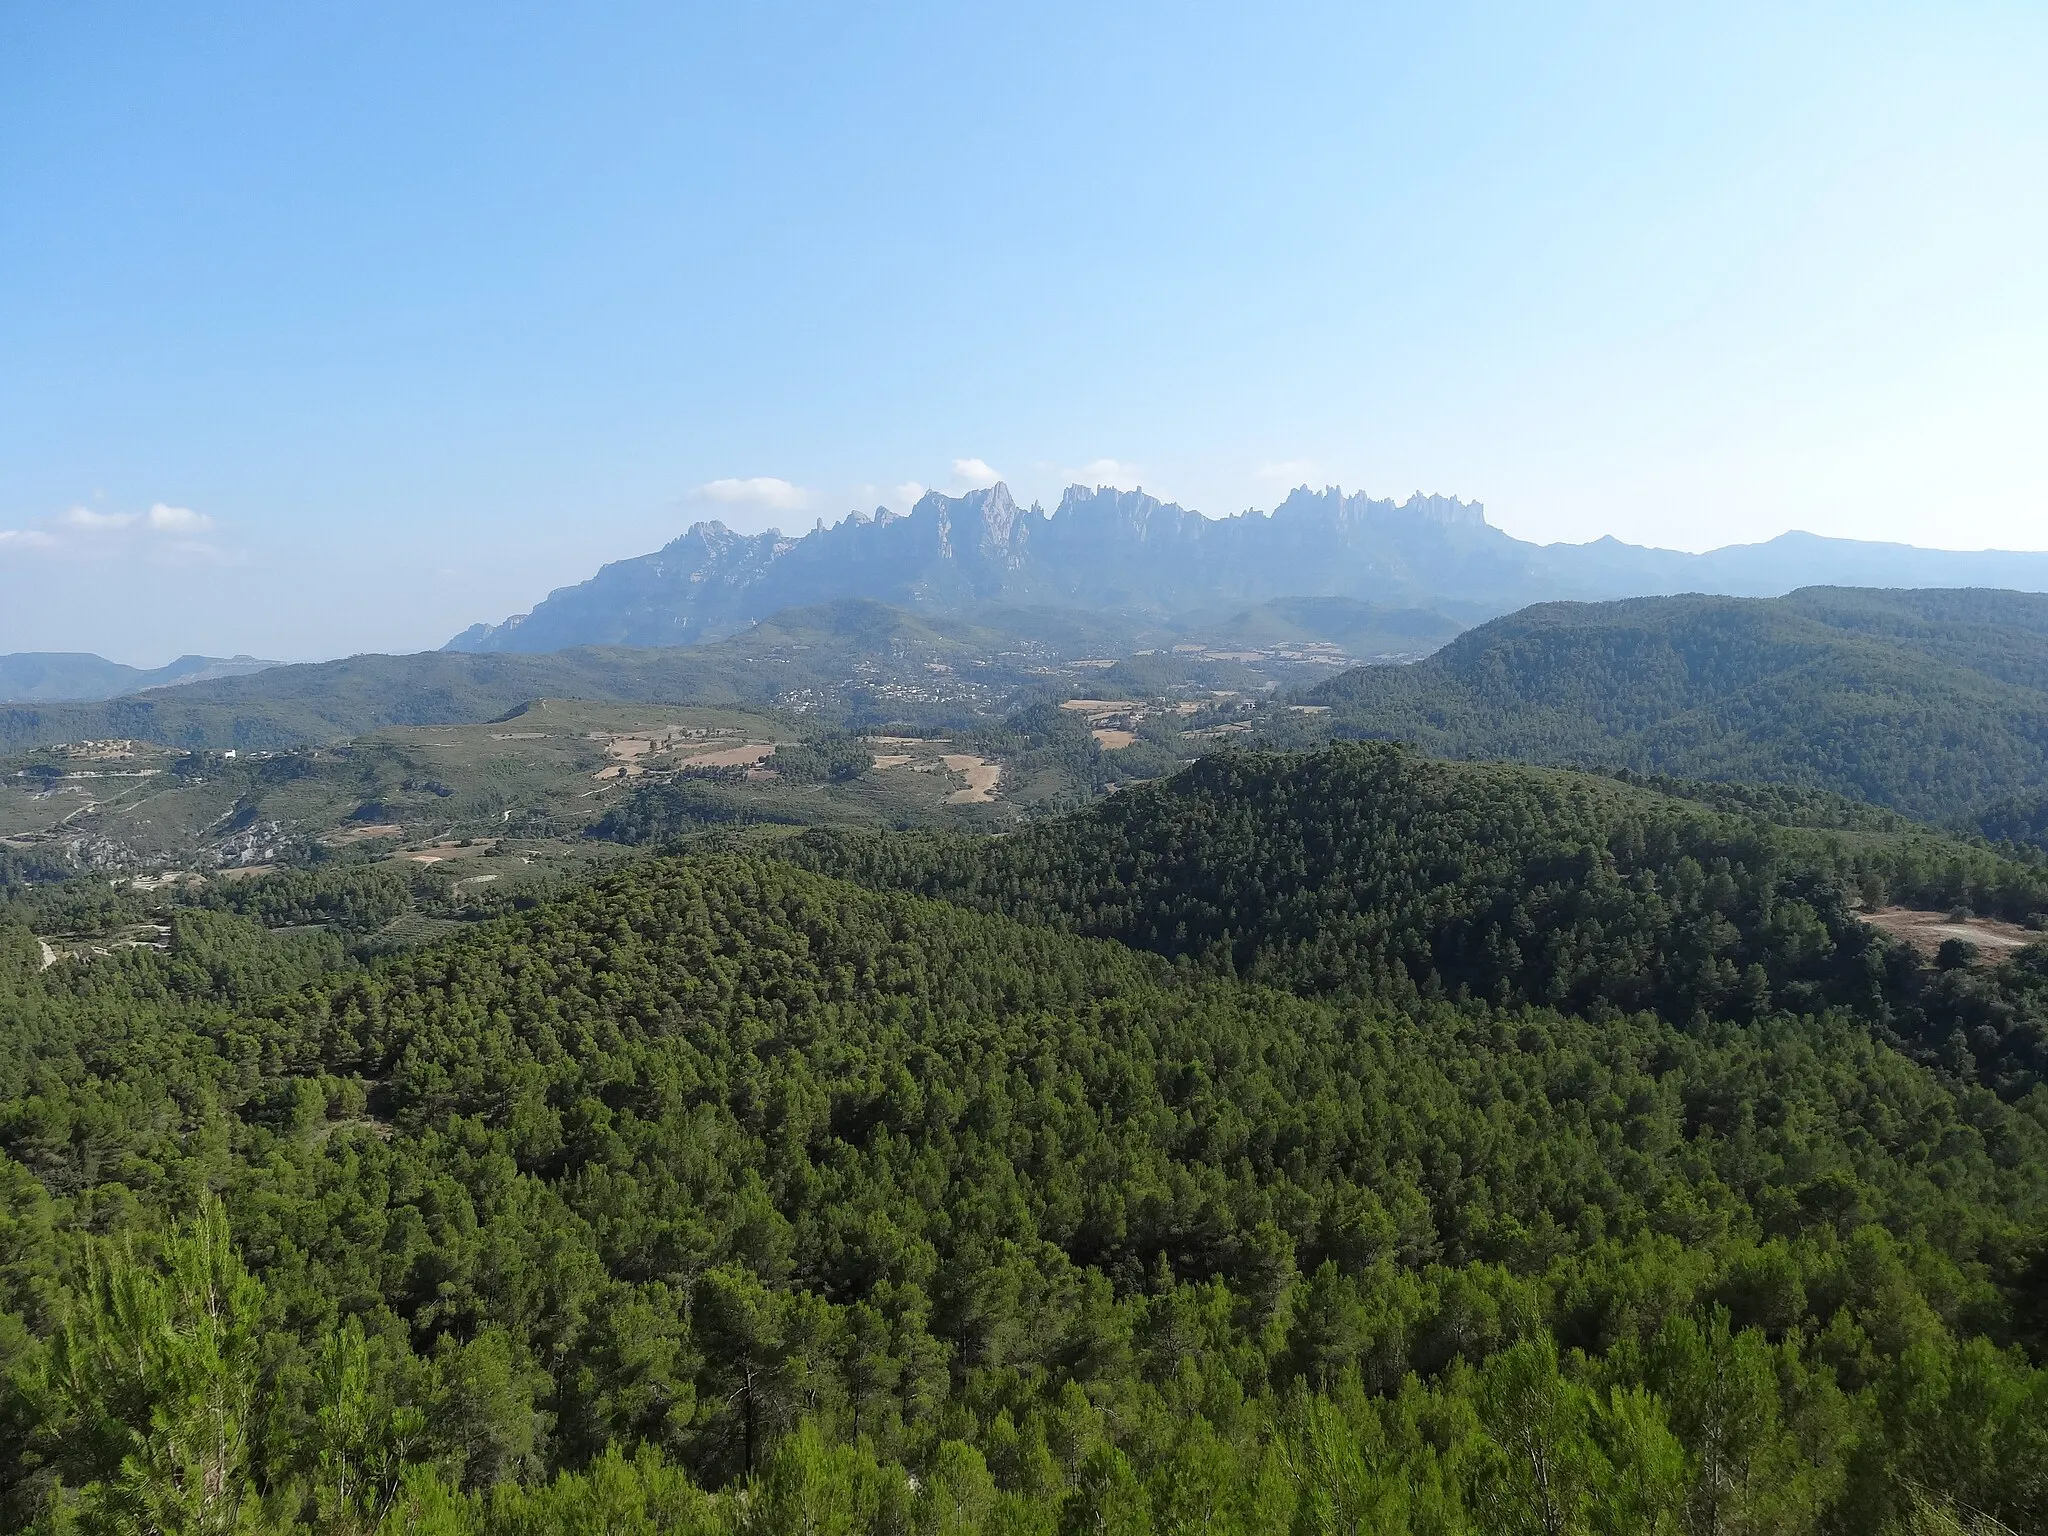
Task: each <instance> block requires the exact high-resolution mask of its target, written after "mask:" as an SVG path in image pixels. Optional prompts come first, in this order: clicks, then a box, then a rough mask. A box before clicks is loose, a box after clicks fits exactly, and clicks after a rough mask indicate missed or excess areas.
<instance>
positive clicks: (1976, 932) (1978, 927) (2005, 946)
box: [1862, 907, 2048, 960]
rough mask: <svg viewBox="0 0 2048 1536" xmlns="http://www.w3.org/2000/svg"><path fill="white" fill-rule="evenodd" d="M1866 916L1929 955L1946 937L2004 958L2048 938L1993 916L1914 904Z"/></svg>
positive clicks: (1890, 908) (1999, 958) (1865, 917)
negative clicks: (1921, 908)
mask: <svg viewBox="0 0 2048 1536" xmlns="http://www.w3.org/2000/svg"><path fill="white" fill-rule="evenodd" d="M1862 916H1863V921H1864V922H1866V923H1868V924H1870V926H1871V927H1873V928H1876V929H1879V930H1880V931H1882V932H1884V933H1888V934H1890V935H1891V936H1892V937H1893V938H1895V939H1901V940H1904V941H1905V942H1906V943H1908V944H1910V945H1912V946H1913V947H1914V948H1915V949H1917V950H1919V951H1920V952H1921V953H1922V954H1925V955H1931V954H1933V953H1934V952H1935V951H1936V950H1938V949H1940V948H1941V944H1942V941H1943V940H1944V939H1962V940H1964V941H1966V942H1967V943H1971V944H1974V945H1976V946H1977V948H1978V949H1980V950H1981V951H1983V958H1985V959H1994V960H2002V959H2004V958H2005V957H2006V956H2007V955H2009V954H2011V953H2012V952H2013V951H2014V950H2016V949H2024V948H2025V947H2026V946H2027V945H2029V944H2039V943H2041V942H2042V941H2043V940H2048V934H2040V933H2035V932H2033V931H2032V930H2031V929H2027V928H2022V927H2021V926H2020V925H2019V924H2018V923H2006V922H2000V921H1999V920H1998V919H1996V918H1991V917H1969V918H1952V917H1950V916H1949V915H1948V913H1946V912H1919V911H1915V910H1914V909H1913V908H1911V907H1882V908H1880V909H1878V910H1877V911H1875V912H1865V913H1864V914H1863V915H1862Z"/></svg>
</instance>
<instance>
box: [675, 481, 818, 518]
mask: <svg viewBox="0 0 2048 1536" xmlns="http://www.w3.org/2000/svg"><path fill="white" fill-rule="evenodd" d="M697 494H698V495H699V496H701V497H703V498H704V499H705V500H706V501H716V502H721V503H723V504H724V505H726V506H733V507H762V508H765V509H767V510H769V511H772V512H801V511H802V510H803V509H804V508H805V507H807V506H809V505H810V504H811V493H810V492H809V491H807V490H805V489H804V488H803V487H802V486H800V485H792V484H790V483H789V481H787V480H779V479H777V478H776V477H775V476H773V475H750V476H748V477H746V478H745V479H734V478H728V479H724V480H712V481H708V482H707V483H705V484H703V485H700V486H698V487H697Z"/></svg>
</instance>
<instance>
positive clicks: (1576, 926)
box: [786, 743, 2048, 1099]
mask: <svg viewBox="0 0 2048 1536" xmlns="http://www.w3.org/2000/svg"><path fill="white" fill-rule="evenodd" d="M786 852H787V854H788V856H789V857H792V858H794V859H796V860H798V861H799V862H802V863H804V864H806V865H808V866H809V867H812V868H815V869H819V870H822V871H824V872H826V873H830V874H835V875H841V876H846V877H850V878H853V879H856V880H859V881H860V882H862V883H864V884H868V885H873V886H879V887H884V888H894V889H904V890H910V891H914V892H916V893H917V894H919V895H925V896H937V897H942V898H944V899H946V900H950V901H954V902H956V903H959V904H961V905H963V906H968V907H972V908H976V909H978V910H984V911H996V912H1002V913H1005V914H1008V915H1010V916H1014V917H1021V918H1025V919H1027V920H1030V921H1033V922H1037V923H1041V924H1045V925H1046V926H1049V927H1054V928H1061V929H1068V930H1072V931H1075V932H1079V933H1084V934H1088V935H1091V936H1095V937H1101V938H1111V939H1115V940H1117V941H1119V942H1121V943H1125V944H1129V945H1134V946H1136V947H1138V948H1141V949H1146V950H1150V951H1153V952H1155V953H1158V954H1161V955H1164V956H1167V957H1169V958H1172V959H1175V960H1178V961H1182V962H1184V963H1187V964H1190V965H1192V966H1193V967H1194V968H1196V969H1197V970H1199V971H1204V972H1217V971H1220V972H1223V973H1225V974H1235V975H1239V976H1245V977H1250V978H1252V979H1255V980H1258V981H1261V982H1265V983H1268V984H1271V985H1275V986H1283V987H1286V988H1288V989H1290V990H1293V991H1297V992H1303V993H1310V994H1321V993H1326V992H1339V993H1346V994H1358V993H1361V992H1365V993H1372V994H1375V995H1379V996H1391V997H1408V998H1416V999H1421V998H1432V997H1442V996H1446V995H1449V996H1458V997H1465V996H1471V997H1478V998H1484V999H1489V1000H1491V1001H1492V1002H1494V1003H1496V1004H1498V1005H1501V1006H1504V1007H1517V1006H1526V1005H1542V1006H1550V1007H1556V1008H1561V1009H1564V1010H1566V1011H1568V1012H1573V1013H1583V1014H1587V1015H1590V1016H1601V1015H1603V1014H1604V1013H1606V1012H1607V1011H1610V1010H1620V1011H1623V1012H1633V1011H1637V1010H1644V1009H1648V1010H1652V1011H1654V1012H1656V1013H1657V1014H1659V1015H1660V1016H1662V1017H1665V1018H1673V1019H1694V1020H1700V1019H1706V1018H1737V1019H1749V1018H1757V1017H1762V1016H1766V1015H1768V1014H1770V1013H1772V1012H1773V1011H1777V1010H1782V1011H1785V1012H1792V1013H1814V1012H1819V1011H1821V1010H1823V1009H1827V1008H1840V1009H1845V1010H1851V1011H1854V1012H1855V1013H1856V1014H1857V1015H1858V1016H1859V1017H1860V1018H1862V1019H1863V1020H1864V1021H1865V1022H1866V1024H1868V1025H1869V1026H1870V1027H1872V1028H1874V1029H1875V1030H1877V1031H1878V1032H1879V1033H1880V1034H1881V1035H1882V1036H1883V1037H1884V1038H1886V1039H1888V1040H1890V1041H1892V1042H1894V1043H1897V1044H1900V1045H1902V1046H1903V1047H1905V1048H1906V1049H1907V1050H1909V1051H1910V1052H1912V1053H1913V1054H1915V1055H1918V1056H1919V1057H1921V1058H1922V1059H1923V1060H1928V1061H1939V1062H1942V1063H1943V1064H1945V1065H1947V1066H1949V1067H1950V1068H1951V1069H1952V1070H1970V1071H1973V1072H1974V1073H1975V1074H1976V1075H1978V1076H1980V1077H1981V1079H1982V1080H1983V1081H1984V1082H1985V1083H1986V1084H1987V1085H1988V1086H1992V1087H1995V1088H1996V1089H1997V1090H1998V1091H1999V1092H2000V1093H2002V1094H2003V1095H2005V1096H2006V1097H2008V1098H2014V1099H2021V1098H2025V1097H2026V1096H2027V1095H2028V1094H2029V1093H2030V1092H2034V1091H2036V1088H2037V1085H2040V1084H2048V947H2042V946H2037V947H2035V948H2034V949H2032V950H2030V951H2027V954H2028V956H2029V957H2030V958H2029V959H2028V960H2027V962H2026V965H2025V966H2024V967H2018V963H2017V962H2016V963H2015V967H2002V968H2001V969H2000V971H1999V973H1998V975H1999V976H2000V977H2002V978H2003V979H1999V980H1992V981H1986V982H1983V983H1981V984H1979V983H1977V982H1975V981H1974V980H1958V979H1955V978H1953V977H1948V976H1944V977H1943V978H1939V979H1936V978H1930V977H1929V976H1928V975H1927V974H1926V973H1925V972H1923V971H1922V970H1921V969H1920V968H1919V966H1918V965H1917V964H1916V963H1914V962H1913V961H1912V958H1911V956H1910V955H1909V954H1908V953H1907V952H1905V951H1902V950H1899V949H1896V948H1894V947H1892V946H1891V945H1890V944H1889V942H1888V941H1887V940H1885V939H1884V938H1883V937H1882V936H1881V935H1880V934H1879V933H1878V932H1877V931H1876V930H1875V929H1874V928H1873V927H1872V926H1870V925H1869V924H1866V923H1865V922H1864V921H1863V920H1862V919H1861V918H1860V917H1859V915H1858V913H1859V910H1876V909H1879V908H1883V907H1886V906H1890V905H1894V904H1898V905H1903V906H1907V907H1913V908H1921V909H1926V908H1934V909H1937V910H1945V909H1949V908H1953V907H1955V906H1959V905H1961V906H1967V907H1969V908H1971V909H1972V910H1974V911H1977V912H1980V913H1985V914H1992V913H1996V914H1999V915H2001V916H2003V917H2006V918H2008V919H2016V920H2017V919H2025V920H2027V921H2030V922H2034V923H2048V871H2043V870H2042V869H2040V868H2038V867H2036V868H2028V867H2026V866H2022V865H2020V864H2017V863H2014V862H2011V861H2008V860H2005V859H2001V858H1999V857H1997V856H1995V855H1993V854H1991V853H1988V852H1986V851H1984V850H1982V849H1977V848H1972V847H1970V846H1968V845H1966V844H1963V843H1960V842H1958V841H1956V840H1955V839H1952V838H1949V837H1946V836H1943V835H1941V834H1938V833H1934V832H1931V831H1928V830H1926V829H1921V828H1909V829H1905V830H1898V831H1887V832H1870V831H1863V830H1832V829H1821V828H1814V827H1807V826H1778V825H1772V824H1771V823H1769V822H1768V821H1766V820H1765V819H1764V817H1763V816H1762V815H1761V814H1756V813H1755V812H1754V811H1752V812H1751V813H1749V814H1743V813H1742V812H1740V811H1736V812H1735V813H1732V814H1731V813H1730V812H1728V811H1721V810H1716V809H1712V808H1710V807H1708V806H1705V805H1702V804H1700V803H1697V802H1694V801H1688V800H1681V799H1678V798H1675V797H1673V796H1671V795H1667V794H1663V793H1659V792H1657V791H1654V790H1650V789H1646V788H1643V787H1640V786H1636V785H1629V784H1623V783H1619V782H1616V781H1614V780H1612V779H1607V778H1602V777H1598V776H1595V775H1591V774H1583V773H1574V772H1570V771H1560V770H1554V769H1538V768H1528V767H1522V766H1519V765H1512V764H1501V763H1447V762H1442V761H1436V760H1432V759H1429V758H1424V757H1422V756H1420V755H1419V754H1417V753H1414V752H1412V751H1409V750H1407V749H1405V748H1401V747H1398V746H1393V745H1390V744H1383V743H1370V744H1368V743H1350V744H1345V745H1340V746H1336V747H1332V748H1328V749H1325V750H1324V751H1321V752H1315V753H1300V754H1285V755H1280V754H1262V753H1236V752H1227V753H1219V754H1216V755H1213V756H1211V757H1208V758H1205V759H1203V760H1202V761H1200V762H1199V763H1197V764H1195V765H1194V766H1193V767H1191V768H1188V769H1185V770H1183V771H1182V772H1180V773H1178V774H1176V775H1175V776H1173V777H1172V778H1170V779H1166V780H1161V781H1157V782H1154V783H1151V784H1147V785H1141V786H1138V787H1136V788H1134V789H1131V790H1127V791H1125V792H1124V793H1122V794H1119V795H1116V796H1114V797H1112V798H1111V799H1109V800H1107V801H1105V802H1103V803H1102V804H1100V805H1098V806H1095V807H1092V808H1091V809H1089V810H1087V811H1085V812H1081V813H1077V814H1074V815H1071V816H1067V817H1064V818H1060V819H1058V820H1055V821H1051V822H1047V823H1042V824H1040V825H1038V826H1034V827H1030V828H1027V829H1025V830H1023V831H1020V832H1017V833H1013V834H1011V835H1009V836H1007V837H1004V838H1001V839H993V840H991V839H980V840H975V839H966V838H957V837H956V838H946V837H937V836H926V837H896V838H877V837H872V836H865V835H862V834H859V833H851V832H814V833H809V834H806V835H805V836H804V838H802V839H801V840H799V841H798V842H796V843H794V844H791V845H790V846H789V847H788V848H787V850H786ZM2007 972H2011V974H2010V975H2007V974H2006V973H2007ZM1980 1026H1981V1027H1980ZM1959 1032H1969V1033H1968V1039H1967V1040H1966V1041H1965V1042H1964V1043H1962V1044H1960V1045H1958V1044H1955V1043H1954V1041H1953V1038H1952V1037H1955V1036H1957V1035H1958V1033H1959ZM2041 1091H2043V1092H2048V1089H2043V1090H2041Z"/></svg>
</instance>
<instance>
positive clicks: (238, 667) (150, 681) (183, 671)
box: [0, 651, 277, 704]
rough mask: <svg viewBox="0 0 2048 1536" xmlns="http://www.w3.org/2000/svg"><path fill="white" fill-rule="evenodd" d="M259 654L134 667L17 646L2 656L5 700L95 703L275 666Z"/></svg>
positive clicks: (0, 688)
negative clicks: (17, 647) (22, 648)
mask: <svg viewBox="0 0 2048 1536" xmlns="http://www.w3.org/2000/svg"><path fill="white" fill-rule="evenodd" d="M276 665H277V663H276V662H274V661H259V660H258V659H257V658H256V657H254V656H225V657H223V656H180V657H179V658H178V659H177V660H176V661H174V662H172V663H171V664H170V665H168V666H163V667H130V666H124V665H123V664H122V663H120V662H118V661H108V660H107V659H106V658H105V657H104V656H95V655H93V654H92V653H91V652H90V651H16V652H15V653H13V654H12V655H9V656H0V699H4V700H7V701H9V702H16V703H28V704H50V703H93V702H96V701H98V700H101V699H118V698H121V697H123V696H125V695H127V694H131V693H141V692H143V691H144V690H146V689H150V688H165V687H170V686H171V685H173V684H179V683H205V682H212V681H213V680H214V679H216V678H222V677H247V676H248V675H249V674H250V673H252V672H261V671H263V670H264V669H265V668H266V667H274V666H276Z"/></svg>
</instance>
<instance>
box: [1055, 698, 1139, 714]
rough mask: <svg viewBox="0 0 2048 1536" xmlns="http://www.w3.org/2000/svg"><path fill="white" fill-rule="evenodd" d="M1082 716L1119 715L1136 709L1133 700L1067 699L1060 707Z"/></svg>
mask: <svg viewBox="0 0 2048 1536" xmlns="http://www.w3.org/2000/svg"><path fill="white" fill-rule="evenodd" d="M1060 708H1061V709H1071V710H1073V711H1074V712H1075V713H1076V714H1082V715H1120V714H1122V713H1123V712H1124V711H1125V710H1128V709H1136V708H1138V701H1137V700H1135V699H1069V700H1067V701H1066V703H1064V704H1062V705H1061V706H1060Z"/></svg>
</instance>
